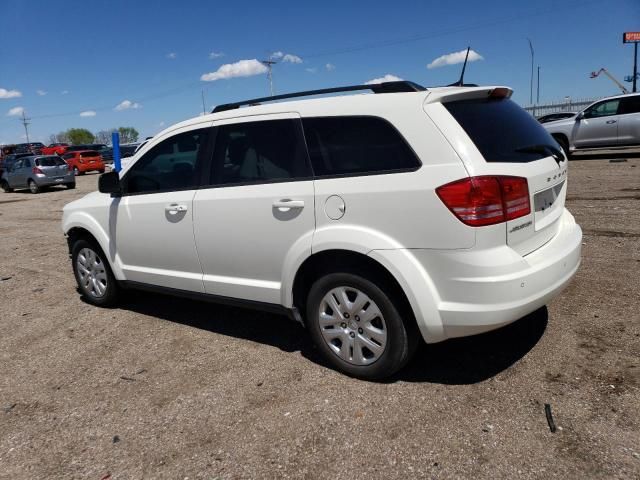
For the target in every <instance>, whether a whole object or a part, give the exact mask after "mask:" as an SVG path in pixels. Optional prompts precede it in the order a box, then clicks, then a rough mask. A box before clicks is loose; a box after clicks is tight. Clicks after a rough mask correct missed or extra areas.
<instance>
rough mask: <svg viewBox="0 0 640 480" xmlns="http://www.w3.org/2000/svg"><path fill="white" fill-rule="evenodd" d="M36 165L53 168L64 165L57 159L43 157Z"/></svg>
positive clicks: (62, 161)
mask: <svg viewBox="0 0 640 480" xmlns="http://www.w3.org/2000/svg"><path fill="white" fill-rule="evenodd" d="M36 163H37V164H38V166H39V167H55V166H57V165H66V163H65V162H64V160H62V159H61V158H59V157H44V158H38V159H37V160H36Z"/></svg>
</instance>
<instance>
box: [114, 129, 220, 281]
mask: <svg viewBox="0 0 640 480" xmlns="http://www.w3.org/2000/svg"><path fill="white" fill-rule="evenodd" d="M200 127H201V126H200ZM207 132H208V130H207V129H205V128H199V129H196V128H194V127H193V126H192V127H190V129H182V130H180V131H178V132H177V133H175V132H172V133H171V136H169V137H167V138H165V139H164V140H162V141H161V142H159V143H158V144H156V145H155V146H154V147H152V148H151V149H150V150H149V151H148V152H146V153H145V154H144V155H142V157H140V158H139V159H137V160H136V162H135V164H134V165H133V166H132V167H131V168H130V169H129V170H128V171H127V172H126V173H125V175H124V176H123V178H122V181H121V183H122V188H123V196H122V197H121V198H115V199H113V204H112V208H113V209H116V210H117V215H116V217H115V238H116V251H117V252H118V254H119V256H120V260H121V262H122V268H123V271H124V274H125V277H126V279H127V280H130V281H135V282H141V283H145V284H150V285H157V286H163V287H170V288H175V289H180V290H188V291H193V292H202V291H203V287H202V269H201V268H200V263H199V261H198V254H197V252H196V247H195V242H194V238H193V197H194V195H195V192H196V189H197V187H198V185H199V180H200V165H201V164H202V156H203V155H205V153H204V150H206V148H205V146H206V140H205V137H206V136H207ZM111 235H112V238H113V236H114V232H112V233H111Z"/></svg>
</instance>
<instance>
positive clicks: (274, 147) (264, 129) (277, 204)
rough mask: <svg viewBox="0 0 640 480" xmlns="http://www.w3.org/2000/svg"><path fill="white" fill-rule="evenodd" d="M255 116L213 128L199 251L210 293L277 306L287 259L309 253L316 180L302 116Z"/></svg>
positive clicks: (198, 210) (198, 201)
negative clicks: (213, 142)
mask: <svg viewBox="0 0 640 480" xmlns="http://www.w3.org/2000/svg"><path fill="white" fill-rule="evenodd" d="M250 118H251V120H252V121H247V118H239V119H231V120H226V121H221V122H216V124H215V125H216V129H215V131H216V133H215V136H216V139H215V149H214V155H213V161H212V162H211V168H210V172H209V174H208V178H207V181H206V183H208V184H209V186H208V187H203V188H201V189H200V190H198V192H197V193H196V195H195V199H194V202H193V203H194V231H195V238H196V246H197V249H198V255H199V258H200V263H201V264H202V269H203V272H204V277H203V280H204V288H205V292H206V293H209V294H213V295H220V296H224V297H234V298H241V299H246V300H253V301H259V302H265V303H272V304H280V303H281V288H280V287H281V282H282V278H283V274H284V269H286V267H287V260H290V259H294V258H296V259H297V258H299V257H301V256H307V255H309V254H310V252H311V241H312V237H313V231H314V228H315V216H314V187H313V178H312V174H311V169H310V166H309V161H308V156H307V153H306V149H305V145H304V140H303V135H302V128H301V125H300V119H299V116H298V115H297V114H295V113H283V114H274V115H259V116H252V117H250Z"/></svg>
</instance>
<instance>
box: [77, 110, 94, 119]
mask: <svg viewBox="0 0 640 480" xmlns="http://www.w3.org/2000/svg"><path fill="white" fill-rule="evenodd" d="M80 116H81V117H95V116H96V112H95V111H93V110H85V111H84V112H80Z"/></svg>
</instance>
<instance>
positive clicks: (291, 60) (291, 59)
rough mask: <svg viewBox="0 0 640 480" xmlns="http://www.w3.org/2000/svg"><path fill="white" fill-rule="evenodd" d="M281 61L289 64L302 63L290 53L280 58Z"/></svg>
mask: <svg viewBox="0 0 640 480" xmlns="http://www.w3.org/2000/svg"><path fill="white" fill-rule="evenodd" d="M282 61H283V62H289V63H302V59H301V58H300V57H299V56H297V55H293V54H292V53H287V54H286V55H285V56H284V57H282Z"/></svg>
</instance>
